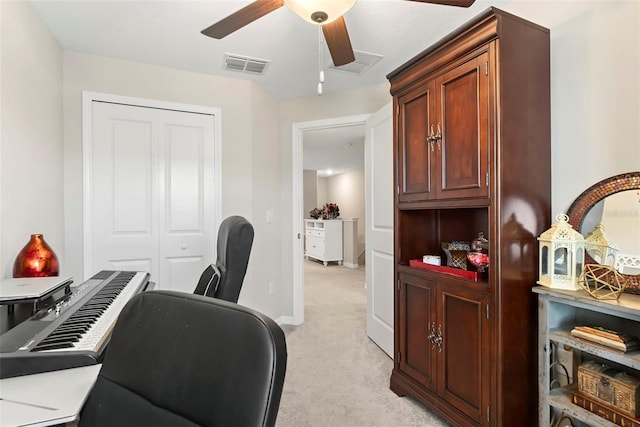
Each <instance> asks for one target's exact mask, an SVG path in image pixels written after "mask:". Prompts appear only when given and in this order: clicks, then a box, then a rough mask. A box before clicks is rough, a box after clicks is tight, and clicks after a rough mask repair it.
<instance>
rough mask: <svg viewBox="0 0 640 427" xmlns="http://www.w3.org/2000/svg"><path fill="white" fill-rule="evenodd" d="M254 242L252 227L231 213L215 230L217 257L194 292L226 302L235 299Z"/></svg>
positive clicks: (234, 300) (235, 300)
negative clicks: (216, 234) (216, 233)
mask: <svg viewBox="0 0 640 427" xmlns="http://www.w3.org/2000/svg"><path fill="white" fill-rule="evenodd" d="M252 245H253V226H252V225H251V223H250V222H249V221H247V220H246V219H245V218H243V217H241V216H237V215H235V216H230V217H228V218H226V219H225V220H224V221H222V223H221V224H220V229H219V230H218V246H217V248H218V249H217V252H218V258H217V261H216V263H215V264H212V265H210V266H208V267H207V268H206V269H205V270H204V271H203V272H202V275H201V276H200V280H198V285H197V286H196V289H195V291H194V293H195V294H198V295H206V296H209V297H214V298H218V299H222V300H225V301H229V302H238V297H239V296H240V290H241V289H242V282H243V281H244V276H245V274H246V273H247V265H248V264H249V255H250V254H251V246H252Z"/></svg>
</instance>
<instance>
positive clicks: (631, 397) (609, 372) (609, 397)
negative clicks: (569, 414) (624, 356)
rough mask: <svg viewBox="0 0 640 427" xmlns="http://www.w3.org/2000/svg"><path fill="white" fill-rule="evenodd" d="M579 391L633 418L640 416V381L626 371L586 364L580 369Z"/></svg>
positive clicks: (590, 362) (592, 362)
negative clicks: (639, 402)
mask: <svg viewBox="0 0 640 427" xmlns="http://www.w3.org/2000/svg"><path fill="white" fill-rule="evenodd" d="M578 390H580V391H581V392H582V393H585V394H588V395H589V396H592V397H593V398H594V399H596V400H599V401H601V402H604V403H607V404H609V405H612V406H614V407H616V408H618V409H619V410H620V411H621V412H623V413H625V414H629V415H631V416H632V417H637V416H638V415H640V410H639V409H640V408H639V405H638V401H639V400H640V379H638V378H636V377H634V376H632V375H629V374H628V373H626V372H624V371H619V370H617V369H613V368H611V367H609V366H607V365H602V364H600V363H597V362H594V361H588V362H584V363H583V364H581V365H580V366H579V367H578Z"/></svg>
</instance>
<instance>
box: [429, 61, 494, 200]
mask: <svg viewBox="0 0 640 427" xmlns="http://www.w3.org/2000/svg"><path fill="white" fill-rule="evenodd" d="M489 74H490V73H489V53H488V52H485V53H483V54H481V55H479V56H476V57H474V58H472V59H470V60H469V61H466V62H464V63H462V64H461V65H459V66H457V67H455V68H453V69H452V70H450V71H448V72H446V73H445V74H443V75H440V76H439V77H437V79H436V87H437V99H438V100H439V102H438V107H439V117H438V121H437V124H436V135H437V137H438V138H437V149H438V150H439V151H437V153H438V157H439V158H438V161H437V164H438V165H439V170H438V174H437V175H438V187H437V190H436V193H437V195H438V196H437V197H438V198H439V199H451V198H459V197H487V196H488V194H489V191H488V190H489V189H488V180H489V176H488V172H489V167H488V166H489V151H488V145H489V141H490V132H491V127H490V126H489V117H490V116H489V111H490V103H491V101H492V100H491V97H490V88H489V83H490V82H489Z"/></svg>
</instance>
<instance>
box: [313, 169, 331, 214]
mask: <svg viewBox="0 0 640 427" xmlns="http://www.w3.org/2000/svg"><path fill="white" fill-rule="evenodd" d="M328 194H329V178H328V177H326V176H323V177H318V186H317V187H316V207H317V208H321V207H323V206H324V204H325V203H327V200H328V198H329V197H328Z"/></svg>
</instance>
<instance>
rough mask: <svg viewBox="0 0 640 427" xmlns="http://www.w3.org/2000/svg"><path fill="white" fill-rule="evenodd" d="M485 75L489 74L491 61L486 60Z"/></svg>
mask: <svg viewBox="0 0 640 427" xmlns="http://www.w3.org/2000/svg"><path fill="white" fill-rule="evenodd" d="M484 75H485V76H488V75H489V61H485V62H484Z"/></svg>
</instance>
